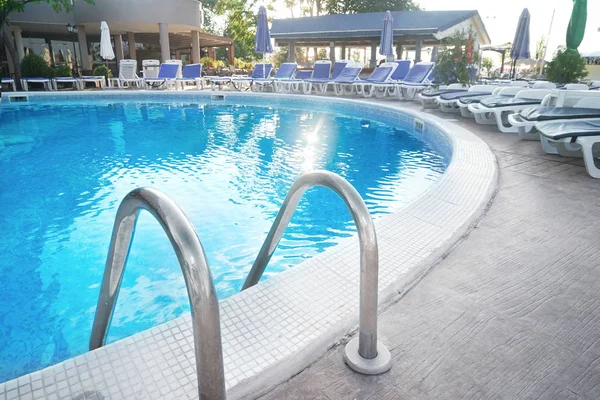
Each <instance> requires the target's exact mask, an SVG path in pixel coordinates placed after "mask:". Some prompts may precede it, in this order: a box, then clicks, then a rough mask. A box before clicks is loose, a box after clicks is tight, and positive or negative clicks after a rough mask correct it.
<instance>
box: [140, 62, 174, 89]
mask: <svg viewBox="0 0 600 400" xmlns="http://www.w3.org/2000/svg"><path fill="white" fill-rule="evenodd" d="M178 71H179V64H170V63H169V64H167V63H163V64H160V69H159V70H158V77H156V78H144V83H145V84H146V87H147V88H148V89H150V88H166V89H171V88H175V82H176V79H177V72H178Z"/></svg>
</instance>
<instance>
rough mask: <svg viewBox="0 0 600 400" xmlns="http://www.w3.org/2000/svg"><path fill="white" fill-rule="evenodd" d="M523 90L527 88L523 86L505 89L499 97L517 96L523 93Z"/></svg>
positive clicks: (500, 92)
mask: <svg viewBox="0 0 600 400" xmlns="http://www.w3.org/2000/svg"><path fill="white" fill-rule="evenodd" d="M523 90H527V89H526V88H524V87H523V86H517V87H512V86H509V87H505V88H502V89H501V90H500V91H499V92H498V95H500V96H515V95H516V94H517V93H519V92H522V91H523Z"/></svg>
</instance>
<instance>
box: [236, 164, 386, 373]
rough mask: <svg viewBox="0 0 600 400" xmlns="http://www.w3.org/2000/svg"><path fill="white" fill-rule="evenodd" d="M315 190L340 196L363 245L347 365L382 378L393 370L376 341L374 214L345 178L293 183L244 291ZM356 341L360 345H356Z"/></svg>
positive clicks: (316, 175)
mask: <svg viewBox="0 0 600 400" xmlns="http://www.w3.org/2000/svg"><path fill="white" fill-rule="evenodd" d="M314 186H324V187H326V188H329V189H331V190H333V191H334V192H335V193H337V194H338V195H339V196H340V197H341V198H342V200H344V203H346V207H348V210H349V211H350V214H351V215H352V219H353V220H354V223H355V224H356V228H357V231H358V240H359V243H360V311H359V334H358V338H355V340H352V341H350V342H349V343H348V345H347V346H346V362H347V363H348V365H349V366H350V367H352V368H353V369H354V370H356V371H358V372H361V373H365V374H379V373H382V372H385V371H387V370H389V369H390V367H391V357H390V353H389V351H388V350H387V349H386V348H385V346H383V345H382V344H381V343H379V342H378V341H377V295H378V287H377V286H378V279H379V252H378V248H377V237H376V235H375V227H374V225H373V220H372V219H371V214H370V213H369V210H368V208H367V206H366V204H365V202H364V201H363V199H362V198H361V197H360V194H359V193H358V192H357V191H356V189H355V188H354V187H353V186H352V185H351V184H350V183H349V182H348V181H347V180H345V179H344V178H342V177H341V176H339V175H337V174H334V173H332V172H329V171H313V172H308V173H306V174H303V175H302V176H300V178H298V179H297V180H296V182H294V184H293V185H292V187H291V188H290V191H289V192H288V194H287V196H286V198H285V200H284V201H283V205H282V206H281V209H280V210H279V213H278V214H277V217H276V218H275V222H273V225H272V226H271V230H270V231H269V234H268V235H267V238H266V239H265V241H264V243H263V245H262V247H261V249H260V252H259V253H258V256H257V257H256V260H255V261H254V264H253V265H252V269H251V270H250V273H249V274H248V277H247V278H246V282H244V286H243V287H242V290H246V289H248V288H250V287H252V286H254V285H256V284H257V283H258V281H259V280H260V278H261V276H262V274H263V272H264V271H265V268H266V267H267V264H268V263H269V260H270V259H271V256H272V255H273V253H274V252H275V249H276V248H277V245H278V244H279V241H280V240H281V237H282V236H283V232H284V231H285V229H286V228H287V226H288V223H289V222H290V220H291V218H292V216H293V215H294V212H295V211H296V207H297V206H298V203H299V202H300V199H301V198H302V196H303V195H304V193H305V192H306V191H307V190H308V189H310V188H311V187H314ZM356 339H357V341H358V343H356Z"/></svg>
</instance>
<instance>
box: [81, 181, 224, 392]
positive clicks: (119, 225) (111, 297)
mask: <svg viewBox="0 0 600 400" xmlns="http://www.w3.org/2000/svg"><path fill="white" fill-rule="evenodd" d="M142 209H144V210H147V211H148V212H150V214H152V215H153V216H154V218H156V219H157V220H158V222H159V223H160V224H161V226H162V228H163V229H164V230H165V232H166V234H167V236H168V237H169V240H170V241H171V244H172V245H173V248H174V250H175V254H176V255H177V259H178V260H179V264H180V266H181V271H182V272H183V277H184V279H185V285H186V288H187V292H188V298H189V300H190V306H191V313H192V325H193V333H194V348H195V353H196V373H197V376H198V393H199V395H200V398H201V399H225V397H226V392H225V374H224V369H223V351H222V346H221V324H220V319H219V302H218V299H217V295H216V292H215V287H214V285H213V280H212V276H211V273H210V269H209V267H208V263H207V261H206V256H205V254H204V249H203V248H202V244H201V243H200V240H199V239H198V236H197V234H196V231H195V230H194V227H193V225H192V224H191V223H190V221H189V220H188V219H187V217H186V215H185V214H184V213H183V211H182V210H181V209H180V208H179V207H178V206H177V204H176V203H175V202H174V201H173V200H172V199H171V198H169V197H168V196H167V195H165V194H164V193H162V192H160V191H158V190H155V189H150V188H139V189H135V190H133V191H131V192H130V193H129V194H128V195H127V196H125V198H124V199H123V201H122V202H121V205H120V206H119V209H118V211H117V216H116V218H115V224H114V227H113V232H112V237H111V240H110V249H109V253H108V259H107V260H106V267H105V270H104V278H103V280H102V288H101V289H100V297H99V298H98V305H97V307H96V316H95V318H94V326H93V328H92V336H91V339H90V350H94V349H97V348H99V347H102V346H103V345H104V342H105V340H106V334H107V332H108V327H109V325H110V320H111V318H112V314H113V311H114V308H115V303H116V300H117V296H118V294H119V289H120V287H121V282H122V280H123V273H124V271H125V264H126V262H127V257H128V255H129V249H130V246H131V241H132V239H133V234H134V231H135V225H136V222H137V220H138V216H139V213H140V211H141V210H142Z"/></svg>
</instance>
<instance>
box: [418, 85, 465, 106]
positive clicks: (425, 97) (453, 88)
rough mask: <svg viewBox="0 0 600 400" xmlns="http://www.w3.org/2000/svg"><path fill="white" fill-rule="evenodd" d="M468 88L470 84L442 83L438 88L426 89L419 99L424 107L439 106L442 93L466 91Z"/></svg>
mask: <svg viewBox="0 0 600 400" xmlns="http://www.w3.org/2000/svg"><path fill="white" fill-rule="evenodd" d="M468 90H469V85H466V86H465V85H463V84H462V83H451V84H450V85H441V86H440V87H438V88H437V89H426V90H424V91H422V92H421V93H419V94H418V95H417V100H418V101H419V102H420V103H421V106H422V107H423V108H438V103H437V100H438V99H439V97H440V96H441V95H442V94H450V93H464V92H467V91H468Z"/></svg>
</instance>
